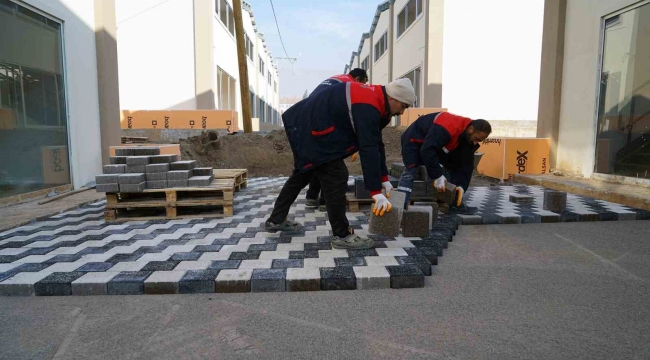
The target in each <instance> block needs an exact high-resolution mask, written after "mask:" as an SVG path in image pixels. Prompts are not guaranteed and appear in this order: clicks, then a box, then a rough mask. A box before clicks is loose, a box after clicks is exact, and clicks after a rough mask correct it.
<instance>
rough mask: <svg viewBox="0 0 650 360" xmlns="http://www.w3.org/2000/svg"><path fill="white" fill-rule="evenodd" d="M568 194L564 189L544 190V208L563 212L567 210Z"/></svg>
mask: <svg viewBox="0 0 650 360" xmlns="http://www.w3.org/2000/svg"><path fill="white" fill-rule="evenodd" d="M566 197H567V194H566V193H565V192H563V191H554V190H546V191H545V192H544V207H543V209H544V210H548V211H552V212H554V213H561V212H564V211H565V210H566ZM542 221H543V220H542Z"/></svg>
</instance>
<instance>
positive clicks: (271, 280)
mask: <svg viewBox="0 0 650 360" xmlns="http://www.w3.org/2000/svg"><path fill="white" fill-rule="evenodd" d="M286 273H287V270H286V269H255V270H253V276H252V277H251V291H252V292H281V291H285V290H286V281H285V279H286Z"/></svg>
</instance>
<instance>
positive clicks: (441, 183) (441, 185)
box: [433, 175, 447, 192]
mask: <svg viewBox="0 0 650 360" xmlns="http://www.w3.org/2000/svg"><path fill="white" fill-rule="evenodd" d="M433 187H435V188H436V191H438V192H445V190H446V187H447V178H446V177H445V176H444V175H442V176H440V177H439V178H437V179H436V180H434V182H433Z"/></svg>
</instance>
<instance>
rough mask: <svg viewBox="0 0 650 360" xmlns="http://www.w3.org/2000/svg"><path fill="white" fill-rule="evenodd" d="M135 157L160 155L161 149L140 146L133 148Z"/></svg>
mask: <svg viewBox="0 0 650 360" xmlns="http://www.w3.org/2000/svg"><path fill="white" fill-rule="evenodd" d="M133 155H135V156H143V155H147V156H149V155H160V148H159V147H153V146H138V147H135V148H133Z"/></svg>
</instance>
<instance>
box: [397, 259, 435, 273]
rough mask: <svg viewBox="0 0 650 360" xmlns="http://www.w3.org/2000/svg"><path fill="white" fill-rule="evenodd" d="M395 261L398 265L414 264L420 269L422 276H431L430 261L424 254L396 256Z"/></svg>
mask: <svg viewBox="0 0 650 360" xmlns="http://www.w3.org/2000/svg"><path fill="white" fill-rule="evenodd" d="M395 259H396V260H397V262H398V263H399V264H400V265H415V266H417V267H418V269H420V271H422V274H424V276H431V265H432V264H431V262H430V261H429V260H428V259H427V258H425V257H424V256H420V255H413V256H410V255H409V256H397V257H395Z"/></svg>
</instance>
